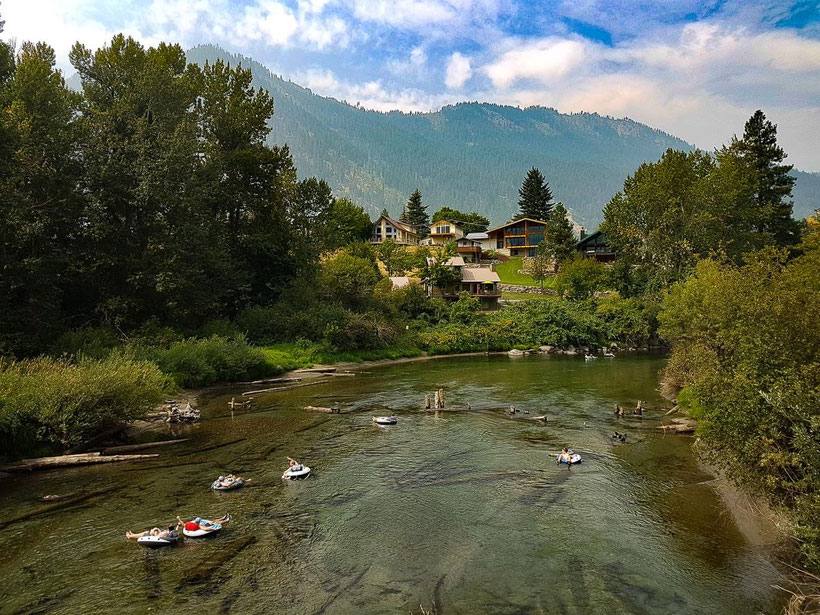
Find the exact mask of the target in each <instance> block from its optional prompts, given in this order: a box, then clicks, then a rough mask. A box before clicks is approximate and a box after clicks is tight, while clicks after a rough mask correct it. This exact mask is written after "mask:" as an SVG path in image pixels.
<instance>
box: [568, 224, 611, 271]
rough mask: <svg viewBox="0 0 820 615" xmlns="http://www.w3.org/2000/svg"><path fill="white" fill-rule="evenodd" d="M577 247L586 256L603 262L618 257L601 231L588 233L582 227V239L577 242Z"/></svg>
mask: <svg viewBox="0 0 820 615" xmlns="http://www.w3.org/2000/svg"><path fill="white" fill-rule="evenodd" d="M575 249H576V250H578V253H579V254H580V255H581V256H583V257H584V258H594V259H595V260H596V261H598V262H601V263H611V262H613V261H614V260H615V259H616V258H617V255H616V254H615V250H613V249H612V246H610V245H609V243H607V240H606V236H605V235H604V234H603V233H602V232H601V231H595V232H594V233H592V234H591V235H587V234H586V231H585V230H584V229H583V228H582V229H581V239H580V240H579V241H578V243H577V244H575Z"/></svg>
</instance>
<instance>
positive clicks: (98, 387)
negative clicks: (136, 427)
mask: <svg viewBox="0 0 820 615" xmlns="http://www.w3.org/2000/svg"><path fill="white" fill-rule="evenodd" d="M170 391H171V387H170V384H169V382H168V380H167V379H166V378H165V377H164V376H163V375H162V374H161V373H160V371H159V370H158V369H157V368H156V366H154V365H153V364H151V363H148V362H146V361H138V360H134V359H132V358H130V357H127V356H124V355H121V354H115V355H112V356H111V357H109V358H107V359H104V360H101V361H97V360H92V359H80V360H79V361H77V362H76V363H71V362H69V361H65V360H53V359H45V358H40V359H33V360H27V361H0V449H1V450H2V451H3V452H4V453H5V454H9V455H17V454H25V453H30V452H32V451H38V450H40V451H41V452H42V450H43V449H38V447H47V448H46V449H45V450H48V448H49V447H56V448H57V449H58V450H64V449H65V448H68V447H70V446H71V445H73V444H77V443H78V442H81V441H83V440H84V439H86V438H88V437H90V436H93V435H94V434H96V433H97V432H99V431H101V430H103V429H105V428H107V427H110V426H112V425H114V424H116V423H118V422H122V421H129V420H133V419H136V418H138V417H140V416H142V415H144V414H145V413H146V412H147V411H149V410H151V409H152V408H153V407H154V406H156V404H157V403H159V402H160V401H161V400H162V399H163V398H164V397H165V396H166V395H167V394H168V393H169V392H170Z"/></svg>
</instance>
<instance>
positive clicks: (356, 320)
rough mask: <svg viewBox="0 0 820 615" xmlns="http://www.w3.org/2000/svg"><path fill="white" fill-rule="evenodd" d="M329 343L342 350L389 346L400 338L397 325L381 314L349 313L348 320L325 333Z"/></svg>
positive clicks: (373, 348)
mask: <svg viewBox="0 0 820 615" xmlns="http://www.w3.org/2000/svg"><path fill="white" fill-rule="evenodd" d="M325 338H326V340H327V342H328V343H329V344H331V345H332V346H333V347H334V348H336V349H338V350H341V351H349V350H375V349H379V348H387V347H388V346H390V345H391V344H393V343H395V342H396V340H397V339H398V333H397V331H396V329H395V327H394V326H393V325H392V323H390V322H389V321H388V320H386V319H385V318H384V316H382V315H381V314H376V313H373V312H367V313H356V312H351V313H348V314H347V318H346V320H345V321H344V322H343V323H341V324H339V325H335V326H331V327H329V328H328V329H327V331H326V333H325Z"/></svg>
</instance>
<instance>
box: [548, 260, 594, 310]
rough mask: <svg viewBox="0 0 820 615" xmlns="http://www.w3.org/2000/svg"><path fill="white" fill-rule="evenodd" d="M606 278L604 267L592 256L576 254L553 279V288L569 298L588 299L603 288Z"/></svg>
mask: <svg viewBox="0 0 820 615" xmlns="http://www.w3.org/2000/svg"><path fill="white" fill-rule="evenodd" d="M606 279H607V272H606V267H604V266H603V265H602V264H601V263H599V262H598V261H596V260H595V259H594V258H584V257H582V256H576V257H575V259H573V260H571V261H568V262H566V263H565V264H564V266H563V268H562V269H561V273H560V274H558V276H557V277H556V279H555V290H557V291H558V293H559V294H560V295H562V296H564V297H567V298H569V299H588V298H589V297H591V296H592V295H593V294H595V293H596V292H598V291H600V290H603V289H604V285H605V283H606Z"/></svg>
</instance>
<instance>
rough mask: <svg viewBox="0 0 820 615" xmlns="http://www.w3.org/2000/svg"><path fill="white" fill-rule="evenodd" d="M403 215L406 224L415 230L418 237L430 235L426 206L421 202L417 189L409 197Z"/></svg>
mask: <svg viewBox="0 0 820 615" xmlns="http://www.w3.org/2000/svg"><path fill="white" fill-rule="evenodd" d="M405 213H406V217H407V220H406V222H407V224H409V225H410V226H412V227H413V228H414V229H415V231H416V232H417V233H418V234H419V237H427V235H429V234H430V217H429V216H428V215H427V206H426V205H423V204H422V202H421V192H420V191H419V189H418V188H416V189H415V190H414V191H413V194H411V195H410V199H409V200H408V201H407V206H406V207H405Z"/></svg>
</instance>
